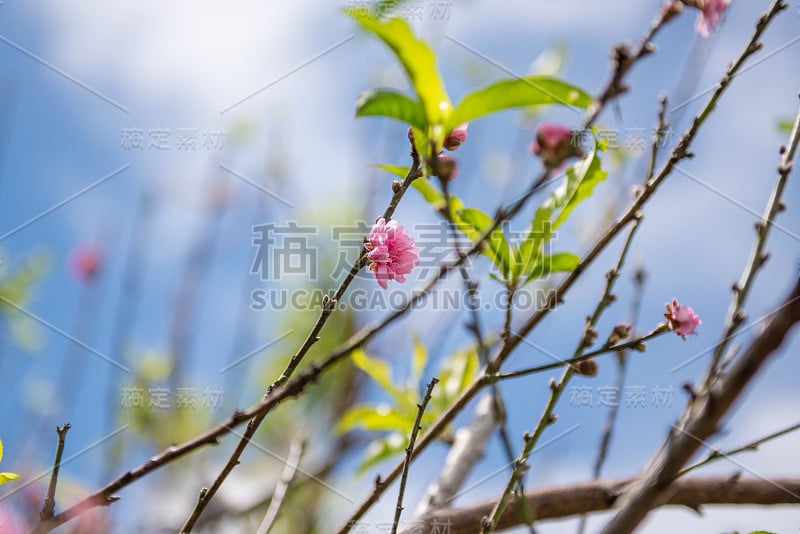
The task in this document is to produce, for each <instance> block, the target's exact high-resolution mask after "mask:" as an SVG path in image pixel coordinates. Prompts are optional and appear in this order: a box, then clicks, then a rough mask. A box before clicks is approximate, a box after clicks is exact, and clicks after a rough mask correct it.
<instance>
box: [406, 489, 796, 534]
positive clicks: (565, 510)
mask: <svg viewBox="0 0 800 534" xmlns="http://www.w3.org/2000/svg"><path fill="white" fill-rule="evenodd" d="M633 480H634V479H626V480H604V481H593V482H587V483H583V484H576V485H573V486H564V487H556V488H545V489H540V490H535V491H530V492H528V493H526V494H525V501H526V503H527V505H528V506H529V507H530V509H531V510H532V511H533V512H534V514H535V515H536V517H537V518H539V519H560V518H564V517H569V516H572V515H577V514H586V513H591V512H599V511H602V510H609V509H611V508H613V507H614V506H615V503H616V502H617V501H618V500H620V499H621V498H622V496H623V495H624V492H625V491H626V488H627V487H628V486H629V485H630V484H631V483H632V482H633ZM781 488H785V489H787V490H788V492H787V491H784V490H783V489H781ZM673 489H674V492H673V493H672V494H671V495H670V496H669V498H668V499H667V500H666V501H664V502H663V503H661V504H660V505H659V506H688V507H689V508H692V509H694V510H696V509H697V508H699V507H700V506H701V505H713V504H751V505H764V506H769V505H775V504H800V502H798V500H797V498H795V497H793V496H792V494H794V495H797V494H798V493H800V479H796V478H794V479H776V480H774V481H766V480H761V479H743V478H737V477H718V478H685V479H681V480H677V481H675V483H674V485H673ZM494 505H495V503H494V502H493V501H489V502H484V503H481V504H475V505H472V506H467V507H464V508H450V509H442V510H437V511H435V512H432V513H430V514H427V515H425V516H423V517H420V518H419V519H416V520H414V521H413V523H412V524H411V527H412V528H411V529H410V530H409V532H413V533H424V532H433V531H434V530H433V528H434V527H436V526H438V528H439V529H440V530H441V529H443V528H446V529H447V532H448V533H449V534H473V533H474V532H475V531H476V530H477V529H478V528H479V525H480V521H481V519H482V518H483V517H485V516H486V515H487V514H488V513H490V511H491V509H492V507H493V506H494ZM523 519H524V518H523V516H522V513H521V508H520V506H519V505H518V504H517V502H510V503H509V504H508V506H507V507H506V511H505V513H504V514H503V516H502V517H501V518H500V521H499V522H498V525H497V528H498V529H507V528H512V527H515V526H518V525H522V524H523Z"/></svg>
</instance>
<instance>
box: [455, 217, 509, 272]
mask: <svg viewBox="0 0 800 534" xmlns="http://www.w3.org/2000/svg"><path fill="white" fill-rule="evenodd" d="M456 221H457V222H459V223H463V226H464V227H463V230H464V233H466V234H467V236H468V237H469V238H470V239H472V240H473V241H477V240H478V239H479V238H480V237H481V236H482V235H483V234H485V233H486V232H488V231H489V228H491V227H492V226H493V225H494V219H492V218H491V217H489V215H487V214H486V213H484V212H482V211H481V210H479V209H475V208H466V209H462V210H459V211H457V212H456ZM485 243H486V245H487V246H486V247H485V248H484V254H485V255H486V256H488V257H489V259H490V260H492V262H494V264H495V265H496V266H497V268H498V269H500V272H501V273H503V277H504V278H505V279H508V277H509V274H510V261H509V257H510V253H511V251H510V249H509V246H508V242H507V241H506V238H505V236H504V235H503V231H502V229H500V228H499V227H498V228H495V229H494V230H492V232H491V233H490V234H489V238H488V239H487V240H486V241H485Z"/></svg>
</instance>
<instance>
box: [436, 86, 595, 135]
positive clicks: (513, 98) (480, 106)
mask: <svg viewBox="0 0 800 534" xmlns="http://www.w3.org/2000/svg"><path fill="white" fill-rule="evenodd" d="M591 103H592V96H591V95H590V94H589V93H587V92H585V91H584V90H582V89H580V88H578V87H575V86H574V85H571V84H568V83H567V82H565V81H563V80H560V79H558V78H554V77H552V76H546V75H539V74H533V75H530V76H524V77H520V78H509V79H505V80H500V81H499V82H495V83H493V84H491V85H488V86H486V87H483V88H481V89H478V90H476V91H473V92H471V93H469V94H468V95H467V96H465V97H464V99H463V100H461V102H459V103H458V105H457V106H456V108H455V109H454V110H453V114H452V116H451V117H450V121H449V122H448V123H447V126H448V127H447V129H448V130H449V129H450V128H452V127H453V126H456V125H458V124H461V123H462V122H467V121H470V120H472V119H476V118H478V117H482V116H484V115H488V114H489V113H494V112H496V111H502V110H505V109H511V108H521V107H527V106H536V105H541V104H563V105H565V106H573V107H578V108H586V107H588V106H589V104H591Z"/></svg>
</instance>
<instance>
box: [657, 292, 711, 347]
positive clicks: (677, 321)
mask: <svg viewBox="0 0 800 534" xmlns="http://www.w3.org/2000/svg"><path fill="white" fill-rule="evenodd" d="M664 317H666V318H667V323H668V325H669V328H670V330H672V331H673V332H675V333H676V334H678V335H679V336H681V337H682V338H684V339H686V336H688V335H691V334H695V328H697V327H698V326H699V325H701V324H703V321H701V320H700V316H699V315H697V314H696V313H694V310H693V309H692V308H690V307H689V306H684V305H683V304H678V299H672V304H669V303H667V313H665V314H664Z"/></svg>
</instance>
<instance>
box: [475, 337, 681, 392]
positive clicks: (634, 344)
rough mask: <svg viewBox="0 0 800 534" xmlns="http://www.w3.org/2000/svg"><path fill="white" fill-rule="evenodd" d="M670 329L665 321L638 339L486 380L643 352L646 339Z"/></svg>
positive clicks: (526, 374)
mask: <svg viewBox="0 0 800 534" xmlns="http://www.w3.org/2000/svg"><path fill="white" fill-rule="evenodd" d="M669 331H670V330H669V328H667V325H666V324H665V323H660V324H659V325H657V326H656V327H655V328H653V329H652V330H651V331H650V332H648V333H647V334H645V335H643V336H641V337H638V338H636V339H632V340H630V341H626V342H624V343H619V344H617V345H612V346H603V347H601V348H599V349H596V350H593V351H591V352H586V353H584V354H581V355H580V356H576V357H574V358H570V359H568V360H556V361H554V362H552V363H546V364H544V365H537V366H536V367H529V368H528V369H520V370H519V371H509V372H507V373H499V374H496V375H494V376H487V377H486V378H485V380H486V381H492V380H508V379H510V378H520V377H523V376H528V375H532V374H536V373H541V372H542V371H549V370H551V369H558V368H559V367H564V366H569V367H573V368H574V364H576V363H581V362H584V361H586V360H590V359H592V358H594V357H595V356H600V355H602V354H611V353H617V352H619V351H623V350H628V349H632V350H635V351H638V352H643V351H644V349H645V341H649V340H651V339H653V338H655V337H658V336H660V335H662V334H665V333H667V332H669Z"/></svg>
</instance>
